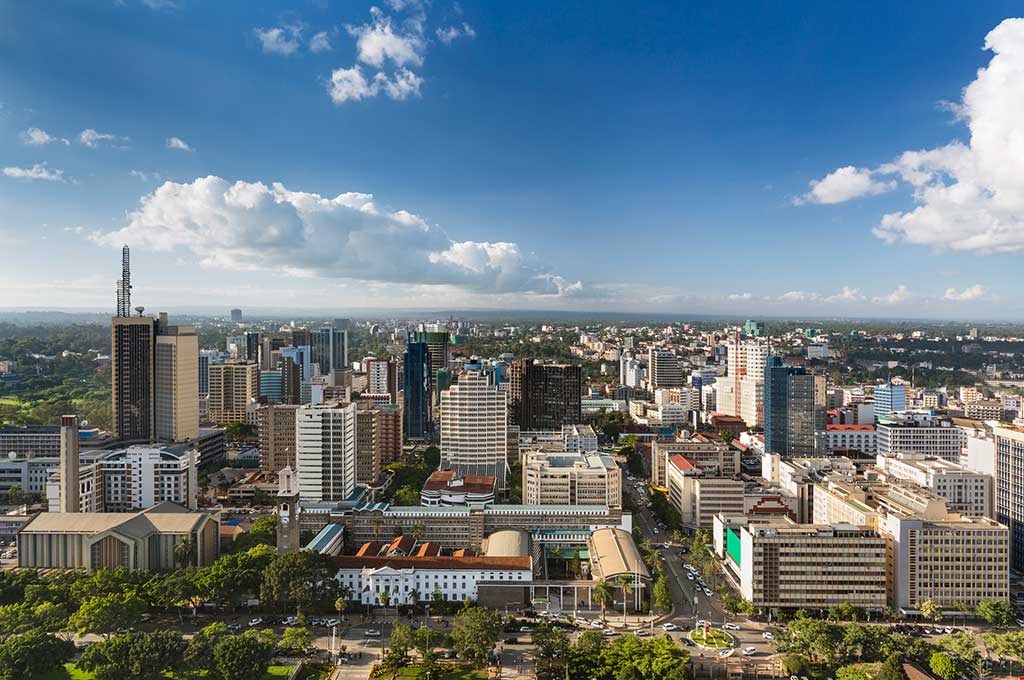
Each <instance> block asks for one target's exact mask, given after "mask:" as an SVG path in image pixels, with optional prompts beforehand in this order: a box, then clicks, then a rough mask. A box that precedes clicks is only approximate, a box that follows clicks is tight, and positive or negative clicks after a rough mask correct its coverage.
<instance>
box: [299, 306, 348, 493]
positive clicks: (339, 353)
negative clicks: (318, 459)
mask: <svg viewBox="0 0 1024 680" xmlns="http://www.w3.org/2000/svg"><path fill="white" fill-rule="evenodd" d="M309 343H310V350H311V357H310V358H311V360H312V362H313V363H314V364H316V365H317V366H318V367H319V370H320V375H331V373H332V372H333V371H341V370H343V369H345V368H347V367H348V331H347V330H343V329H338V328H334V327H333V326H324V327H323V328H320V329H318V330H315V331H312V332H311V333H310V339H309ZM306 379H308V378H306ZM299 479H302V475H301V473H300V474H299Z"/></svg>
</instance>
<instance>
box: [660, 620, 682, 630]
mask: <svg viewBox="0 0 1024 680" xmlns="http://www.w3.org/2000/svg"><path fill="white" fill-rule="evenodd" d="M661 628H662V630H679V626H677V625H676V624H674V623H672V622H671V621H667V622H665V623H663V624H661Z"/></svg>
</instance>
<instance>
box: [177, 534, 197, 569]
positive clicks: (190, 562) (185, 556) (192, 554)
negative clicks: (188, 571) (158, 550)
mask: <svg viewBox="0 0 1024 680" xmlns="http://www.w3.org/2000/svg"><path fill="white" fill-rule="evenodd" d="M174 561H175V562H177V563H178V566H180V567H182V568H185V567H191V566H194V565H195V562H196V542H195V539H193V538H192V535H191V534H189V535H188V536H186V537H185V538H184V539H182V540H181V541H178V543H176V544H175V546H174Z"/></svg>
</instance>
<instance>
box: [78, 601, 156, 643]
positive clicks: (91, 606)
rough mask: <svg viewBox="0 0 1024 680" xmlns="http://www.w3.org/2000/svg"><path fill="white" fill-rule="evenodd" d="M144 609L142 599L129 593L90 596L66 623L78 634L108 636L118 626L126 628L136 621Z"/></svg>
mask: <svg viewBox="0 0 1024 680" xmlns="http://www.w3.org/2000/svg"><path fill="white" fill-rule="evenodd" d="M144 609H145V606H144V605H143V602H142V600H141V599H139V597H137V596H136V595H134V594H131V593H127V594H124V595H103V596H99V597H92V598H89V599H88V600H86V601H85V602H83V603H82V606H81V607H79V608H78V611H76V612H75V613H74V614H72V615H71V617H70V618H69V619H68V625H69V626H70V627H71V629H72V630H74V631H76V632H77V633H79V634H80V635H81V634H83V633H99V634H100V635H102V636H104V637H106V638H109V637H110V634H111V633H113V632H114V631H115V630H117V629H118V628H127V627H128V626H130V625H132V624H133V623H135V622H136V621H138V619H139V616H141V615H142V612H143V610H144Z"/></svg>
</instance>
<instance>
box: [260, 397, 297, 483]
mask: <svg viewBox="0 0 1024 680" xmlns="http://www.w3.org/2000/svg"><path fill="white" fill-rule="evenodd" d="M298 410H299V407H298V406H297V405H294V404H264V405H262V406H260V407H259V409H257V411H256V428H257V431H258V433H259V449H260V469H261V470H263V471H264V472H269V473H271V474H275V475H276V474H277V473H278V472H280V471H281V470H282V469H284V468H286V467H288V466H292V467H294V466H295V464H296V461H295V419H296V414H297V412H298Z"/></svg>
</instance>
